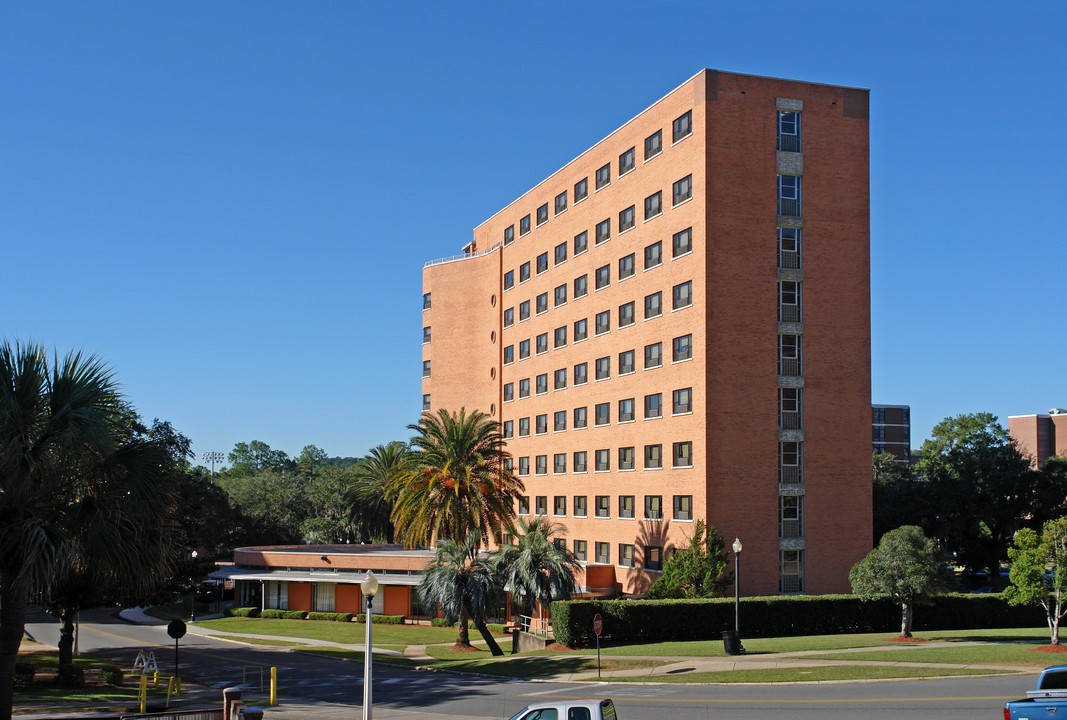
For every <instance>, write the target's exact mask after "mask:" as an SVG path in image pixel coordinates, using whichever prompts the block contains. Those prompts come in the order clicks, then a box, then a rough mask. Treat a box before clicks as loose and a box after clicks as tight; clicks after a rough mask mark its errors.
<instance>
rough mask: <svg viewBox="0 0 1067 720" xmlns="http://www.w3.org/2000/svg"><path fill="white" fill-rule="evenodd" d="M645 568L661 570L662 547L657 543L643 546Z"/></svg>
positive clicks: (654, 570) (655, 570)
mask: <svg viewBox="0 0 1067 720" xmlns="http://www.w3.org/2000/svg"><path fill="white" fill-rule="evenodd" d="M645 570H651V571H653V572H659V571H661V570H663V548H662V547H661V546H659V545H653V546H648V547H646V548H645Z"/></svg>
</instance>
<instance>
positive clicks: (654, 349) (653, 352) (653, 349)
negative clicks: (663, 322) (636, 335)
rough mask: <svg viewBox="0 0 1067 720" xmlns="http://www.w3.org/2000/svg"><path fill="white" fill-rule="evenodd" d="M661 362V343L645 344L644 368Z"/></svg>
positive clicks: (658, 364)
mask: <svg viewBox="0 0 1067 720" xmlns="http://www.w3.org/2000/svg"><path fill="white" fill-rule="evenodd" d="M662 364H663V343H652V344H651V345H645V370H648V369H649V368H654V367H659V366H660V365H662Z"/></svg>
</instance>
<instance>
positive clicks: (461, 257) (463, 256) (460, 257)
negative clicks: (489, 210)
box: [423, 242, 503, 268]
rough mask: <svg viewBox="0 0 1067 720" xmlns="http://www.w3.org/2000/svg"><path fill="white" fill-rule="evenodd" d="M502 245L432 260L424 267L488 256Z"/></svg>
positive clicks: (498, 244)
mask: <svg viewBox="0 0 1067 720" xmlns="http://www.w3.org/2000/svg"><path fill="white" fill-rule="evenodd" d="M501 245H503V243H500V242H498V243H496V244H495V245H493V246H492V247H490V248H489V249H488V250H480V251H478V252H472V253H462V254H460V255H450V256H449V257H444V258H438V259H437V260H430V261H428V262H426V263H425V264H424V265H423V267H424V268H427V267H430V266H431V265H442V264H444V263H450V262H457V261H459V260H470V259H471V258H476V257H481V256H482V255H488V254H489V253H491V252H493V251H494V250H496V249H497V248H499V247H500V246H501Z"/></svg>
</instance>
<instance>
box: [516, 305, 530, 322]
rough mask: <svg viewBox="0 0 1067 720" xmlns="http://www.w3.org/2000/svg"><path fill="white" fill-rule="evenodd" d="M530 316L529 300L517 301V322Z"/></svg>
mask: <svg viewBox="0 0 1067 720" xmlns="http://www.w3.org/2000/svg"><path fill="white" fill-rule="evenodd" d="M529 318H530V301H529V300H523V301H522V302H521V303H519V322H522V321H523V320H528V319H529Z"/></svg>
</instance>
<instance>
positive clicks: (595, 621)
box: [593, 613, 604, 636]
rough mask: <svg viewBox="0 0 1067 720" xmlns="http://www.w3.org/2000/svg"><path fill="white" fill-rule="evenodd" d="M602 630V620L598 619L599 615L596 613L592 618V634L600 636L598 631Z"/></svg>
mask: <svg viewBox="0 0 1067 720" xmlns="http://www.w3.org/2000/svg"><path fill="white" fill-rule="evenodd" d="M603 629H604V619H603V618H602V617H600V613H597V614H596V615H594V616H593V632H594V633H596V634H597V635H598V636H599V635H600V631H601V630H603Z"/></svg>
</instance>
